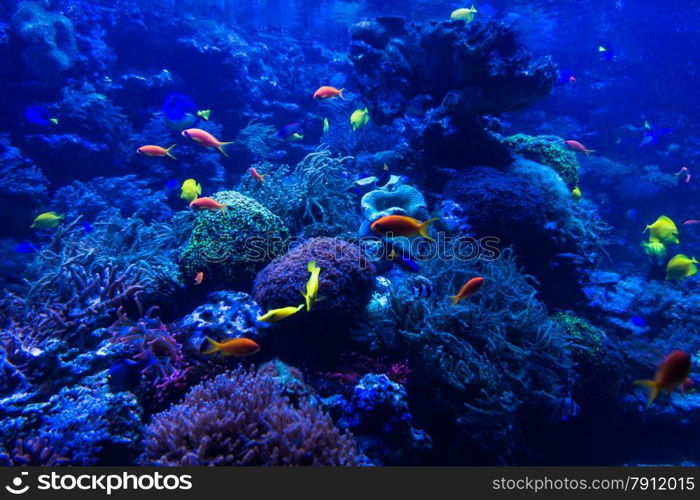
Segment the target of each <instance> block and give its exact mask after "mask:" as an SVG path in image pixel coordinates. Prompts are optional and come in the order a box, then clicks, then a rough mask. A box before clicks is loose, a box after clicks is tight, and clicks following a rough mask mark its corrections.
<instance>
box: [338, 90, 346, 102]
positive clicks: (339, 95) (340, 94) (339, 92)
mask: <svg viewBox="0 0 700 500" xmlns="http://www.w3.org/2000/svg"><path fill="white" fill-rule="evenodd" d="M343 92H345V89H340V90H339V91H338V97H340V98H341V99H342V100H345V97H343Z"/></svg>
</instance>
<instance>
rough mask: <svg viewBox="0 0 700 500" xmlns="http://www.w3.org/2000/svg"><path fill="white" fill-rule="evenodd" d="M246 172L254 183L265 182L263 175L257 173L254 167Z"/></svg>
mask: <svg viewBox="0 0 700 500" xmlns="http://www.w3.org/2000/svg"><path fill="white" fill-rule="evenodd" d="M248 171H249V172H250V175H252V176H253V179H255V180H256V181H258V182H265V174H260V173H258V171H257V170H255V167H250V168H249V169H248Z"/></svg>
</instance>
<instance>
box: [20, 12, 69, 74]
mask: <svg viewBox="0 0 700 500" xmlns="http://www.w3.org/2000/svg"><path fill="white" fill-rule="evenodd" d="M12 25H13V27H14V29H15V31H16V32H17V34H18V35H19V36H20V37H21V38H22V40H23V41H24V44H25V49H24V51H23V52H22V56H23V57H24V62H25V64H26V65H27V68H28V69H29V71H30V72H31V73H32V74H33V75H34V76H36V77H39V78H45V79H50V78H52V77H55V76H56V75H58V74H60V73H61V72H63V71H65V70H67V69H69V68H70V67H71V66H72V65H73V63H74V62H75V60H76V58H77V55H78V50H77V46H76V42H75V35H74V34H73V24H72V23H71V22H70V20H69V19H68V18H66V17H64V16H62V15H60V14H56V13H54V12H47V11H46V10H44V9H43V8H42V7H41V5H40V4H39V3H37V2H22V3H20V4H19V6H18V7H17V11H16V12H15V15H14V16H13V18H12Z"/></svg>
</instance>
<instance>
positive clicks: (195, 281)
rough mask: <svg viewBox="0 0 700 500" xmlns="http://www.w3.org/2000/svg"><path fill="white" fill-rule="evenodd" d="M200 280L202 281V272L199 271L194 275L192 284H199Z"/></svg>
mask: <svg viewBox="0 0 700 500" xmlns="http://www.w3.org/2000/svg"><path fill="white" fill-rule="evenodd" d="M202 281H204V272H203V271H199V272H198V273H197V275H196V276H195V277H194V284H195V285H201V284H202Z"/></svg>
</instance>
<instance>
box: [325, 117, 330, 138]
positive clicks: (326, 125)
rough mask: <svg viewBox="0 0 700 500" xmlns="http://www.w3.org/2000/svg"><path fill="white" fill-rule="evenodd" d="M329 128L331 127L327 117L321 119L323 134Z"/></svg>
mask: <svg viewBox="0 0 700 500" xmlns="http://www.w3.org/2000/svg"><path fill="white" fill-rule="evenodd" d="M329 128H331V124H330V122H329V121H328V118H324V119H323V133H324V134H325V133H326V132H328V129H329Z"/></svg>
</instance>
